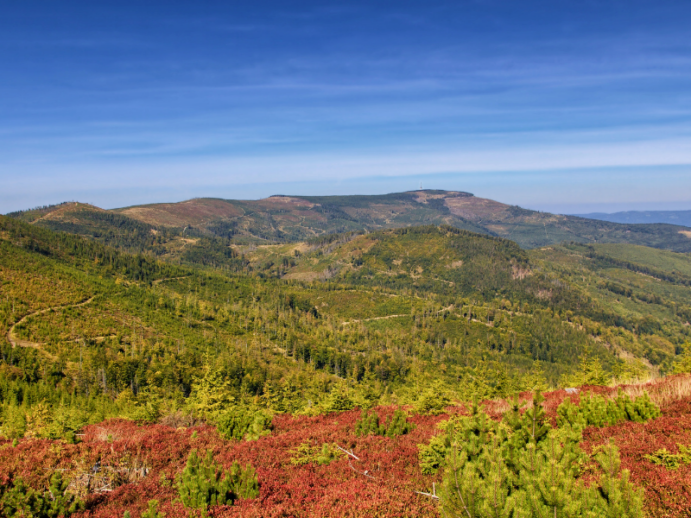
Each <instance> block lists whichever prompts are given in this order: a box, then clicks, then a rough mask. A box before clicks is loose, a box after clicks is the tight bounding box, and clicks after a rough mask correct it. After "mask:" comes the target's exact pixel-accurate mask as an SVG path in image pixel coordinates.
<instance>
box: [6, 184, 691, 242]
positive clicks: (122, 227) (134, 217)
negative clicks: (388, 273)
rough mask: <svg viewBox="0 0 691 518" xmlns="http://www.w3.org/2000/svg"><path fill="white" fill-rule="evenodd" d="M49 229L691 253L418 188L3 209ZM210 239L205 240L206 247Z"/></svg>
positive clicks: (135, 235)
mask: <svg viewBox="0 0 691 518" xmlns="http://www.w3.org/2000/svg"><path fill="white" fill-rule="evenodd" d="M8 216H10V217H14V218H17V219H20V220H23V221H26V222H29V223H32V224H35V225H39V226H42V227H45V228H49V229H51V230H58V231H60V230H62V231H67V232H70V233H74V234H80V235H86V236H89V237H92V238H96V239H99V240H102V241H104V242H106V243H107V244H113V245H118V246H121V247H122V246H123V245H124V246H125V247H126V248H127V249H129V250H130V251H132V250H134V249H137V248H150V246H151V245H152V241H156V242H158V243H159V244H160V245H161V246H162V247H163V248H164V250H162V251H161V253H162V254H166V253H174V251H175V250H178V251H180V250H181V249H182V248H184V247H187V248H189V247H190V245H193V244H194V243H196V242H197V241H195V240H198V239H206V240H211V241H214V240H218V239H221V240H222V242H223V243H225V244H223V245H222V246H227V243H226V241H227V240H230V241H232V242H233V243H237V244H247V243H254V244H271V243H280V242H295V241H303V240H308V239H313V238H318V237H320V236H323V235H326V234H332V233H339V232H348V231H360V230H363V231H368V232H369V231H375V230H381V229H386V228H402V227H410V226H417V225H430V224H431V225H440V224H445V225H451V226H453V227H456V228H459V229H463V230H470V231H473V232H478V233H481V234H487V235H491V236H495V237H503V238H505V239H510V240H512V241H515V242H516V243H518V244H519V245H520V246H521V247H522V248H524V249H532V248H538V247H542V246H547V245H552V244H558V243H562V242H571V241H574V242H580V243H629V244H637V245H644V246H650V247H654V248H662V249H668V250H673V251H676V252H691V231H690V230H689V229H688V227H685V226H680V225H673V224H669V223H649V224H639V223H631V222H626V223H623V222H622V223H617V222H610V221H602V220H598V219H595V218H584V217H580V216H569V215H558V214H550V213H547V212H539V211H534V210H528V209H524V208H521V207H518V206H514V205H507V204H504V203H500V202H498V201H494V200H491V199H486V198H479V197H477V196H474V195H472V194H470V193H467V192H458V191H442V190H419V191H410V192H402V193H392V194H385V195H370V196H360V195H356V196H282V195H276V196H270V197H268V198H264V199H260V200H224V199H218V198H195V199H191V200H187V201H183V202H179V203H159V204H149V205H138V206H132V207H125V208H119V209H113V210H103V209H100V208H98V207H95V206H92V205H88V204H83V203H76V202H69V203H62V204H59V205H53V206H49V207H42V208H37V209H32V210H27V211H20V212H14V213H11V214H8ZM211 241H207V242H206V244H207V245H208V246H212V245H210V244H209V243H210V242H211Z"/></svg>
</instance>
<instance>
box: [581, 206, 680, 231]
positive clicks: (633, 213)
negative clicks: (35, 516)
mask: <svg viewBox="0 0 691 518" xmlns="http://www.w3.org/2000/svg"><path fill="white" fill-rule="evenodd" d="M574 215H575V216H578V217H581V218H589V219H599V220H601V221H610V222H612V223H669V224H670V225H682V226H684V227H691V210H647V211H639V210H630V211H624V212H613V213H610V214H607V213H604V212H591V213H590V214H574Z"/></svg>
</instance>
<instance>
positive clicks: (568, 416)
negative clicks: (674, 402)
mask: <svg viewBox="0 0 691 518" xmlns="http://www.w3.org/2000/svg"><path fill="white" fill-rule="evenodd" d="M659 415H660V409H659V408H658V406H657V405H656V404H655V403H653V402H652V401H651V400H650V396H648V394H647V393H646V394H644V395H642V396H639V397H637V398H636V399H634V400H632V399H631V398H629V397H628V396H626V395H625V394H623V393H622V392H621V391H620V392H619V393H618V394H617V397H616V398H615V399H605V398H604V397H602V396H599V395H594V396H593V395H588V396H587V397H585V395H583V396H581V401H580V403H579V404H578V405H574V404H573V403H572V402H571V399H569V398H567V399H565V400H564V402H563V403H562V404H561V405H559V408H557V423H558V424H559V425H560V426H562V425H566V424H569V425H571V426H577V427H580V428H584V427H586V426H612V425H615V424H617V423H621V422H623V421H634V422H636V423H644V422H645V421H648V420H650V419H655V418H656V417H658V416H659Z"/></svg>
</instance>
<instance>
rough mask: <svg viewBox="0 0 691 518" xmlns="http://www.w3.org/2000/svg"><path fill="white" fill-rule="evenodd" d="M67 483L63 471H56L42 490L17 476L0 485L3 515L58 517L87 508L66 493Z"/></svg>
mask: <svg viewBox="0 0 691 518" xmlns="http://www.w3.org/2000/svg"><path fill="white" fill-rule="evenodd" d="M67 485H68V484H67V482H66V481H64V480H63V479H62V475H61V474H60V472H56V473H55V474H53V476H52V477H51V478H50V486H49V487H48V490H47V491H44V492H43V493H41V492H40V491H36V490H35V489H33V488H31V487H29V486H27V485H26V484H25V483H24V481H23V480H22V479H15V480H14V481H12V483H10V484H8V485H7V486H5V487H0V515H2V516H7V517H14V516H17V517H19V516H31V517H35V518H58V517H61V516H62V517H64V516H69V515H70V514H72V513H75V512H77V511H82V510H84V504H83V502H81V501H80V500H78V499H77V498H76V497H75V496H74V495H72V494H70V493H67V492H66V489H67Z"/></svg>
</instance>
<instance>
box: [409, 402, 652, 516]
mask: <svg viewBox="0 0 691 518" xmlns="http://www.w3.org/2000/svg"><path fill="white" fill-rule="evenodd" d="M542 401H543V398H542V397H541V395H540V394H539V393H537V394H536V395H535V396H534V398H533V406H532V408H529V409H527V410H526V411H525V412H523V413H521V412H520V408H519V405H518V403H517V401H516V402H515V403H514V406H513V408H512V409H511V410H510V411H509V412H508V413H507V414H506V415H505V416H504V418H503V419H502V421H501V422H497V421H494V420H492V419H490V418H489V417H488V416H487V415H486V414H484V413H483V412H481V411H480V410H479V409H478V408H477V406H473V410H472V413H471V415H470V416H462V417H458V418H454V419H452V420H450V421H449V422H448V423H447V424H446V425H445V428H446V436H447V439H446V440H444V441H442V440H441V439H439V438H435V439H434V446H433V447H432V446H431V447H427V448H421V451H420V456H421V464H423V469H425V470H426V471H431V470H432V469H433V467H434V464H435V462H434V454H435V450H436V451H438V453H439V454H441V453H442V452H443V453H444V458H443V462H437V465H443V466H444V467H445V472H444V479H443V485H442V491H441V506H442V510H443V514H446V515H449V516H467V517H469V518H484V517H488V516H501V517H512V518H513V517H523V516H526V517H527V516H569V517H583V518H585V517H591V516H612V517H614V516H617V517H624V518H641V517H642V516H643V510H642V509H643V499H642V491H641V490H637V489H635V488H634V487H633V485H632V484H631V483H630V481H629V473H628V472H627V471H626V470H623V471H622V470H621V469H620V461H619V454H618V451H617V449H616V447H615V446H614V445H613V444H608V445H606V446H605V447H604V448H603V449H602V450H601V451H599V452H598V453H597V454H596V455H595V461H596V462H597V463H598V464H599V466H600V468H601V470H602V475H601V476H600V478H599V480H598V481H597V483H594V484H591V485H589V486H586V485H585V484H583V483H582V482H581V481H579V479H578V476H579V475H580V468H581V466H584V465H585V464H586V463H587V461H588V457H587V455H585V454H584V453H583V452H582V451H581V450H580V448H579V442H580V440H581V433H580V430H579V429H577V428H573V427H571V426H565V427H563V428H560V429H551V427H550V425H549V423H548V422H547V418H546V416H545V412H544V410H543V408H542Z"/></svg>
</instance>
